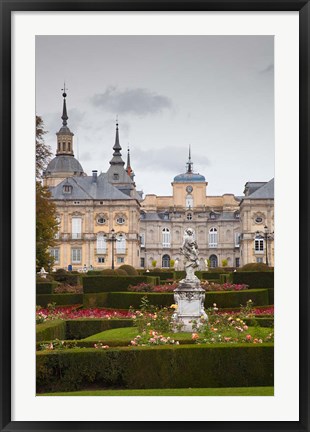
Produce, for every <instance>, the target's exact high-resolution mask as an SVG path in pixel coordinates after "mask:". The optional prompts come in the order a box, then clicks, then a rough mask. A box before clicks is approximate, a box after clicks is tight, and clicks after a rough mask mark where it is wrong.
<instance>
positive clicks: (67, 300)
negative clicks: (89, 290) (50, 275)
mask: <svg viewBox="0 0 310 432" xmlns="http://www.w3.org/2000/svg"><path fill="white" fill-rule="evenodd" d="M49 303H56V304H57V306H66V305H77V304H83V294H37V295H36V304H37V305H38V306H42V307H45V306H47V305H48V304H49Z"/></svg>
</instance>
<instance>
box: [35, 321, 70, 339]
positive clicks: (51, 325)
mask: <svg viewBox="0 0 310 432" xmlns="http://www.w3.org/2000/svg"><path fill="white" fill-rule="evenodd" d="M53 339H66V322H65V321H62V320H55V321H47V322H45V323H42V324H37V326H36V340H37V342H41V341H50V340H53Z"/></svg>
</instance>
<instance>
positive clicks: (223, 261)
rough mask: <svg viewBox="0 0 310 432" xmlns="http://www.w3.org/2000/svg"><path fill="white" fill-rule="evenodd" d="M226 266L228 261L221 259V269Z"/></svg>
mask: <svg viewBox="0 0 310 432" xmlns="http://www.w3.org/2000/svg"><path fill="white" fill-rule="evenodd" d="M227 266H228V260H227V259H222V267H227Z"/></svg>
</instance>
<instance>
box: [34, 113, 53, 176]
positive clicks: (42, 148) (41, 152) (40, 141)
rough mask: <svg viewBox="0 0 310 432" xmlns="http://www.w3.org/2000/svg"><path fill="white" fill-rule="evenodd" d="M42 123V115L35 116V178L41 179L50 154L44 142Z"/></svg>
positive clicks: (48, 147)
mask: <svg viewBox="0 0 310 432" xmlns="http://www.w3.org/2000/svg"><path fill="white" fill-rule="evenodd" d="M45 134H46V131H45V130H44V123H43V120H42V117H40V116H36V179H37V180H40V179H42V174H43V171H44V170H45V169H46V166H47V164H48V162H49V160H50V158H51V156H52V151H51V148H50V146H48V145H47V144H45V142H44V135H45Z"/></svg>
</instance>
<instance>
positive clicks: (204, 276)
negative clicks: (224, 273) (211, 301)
mask: <svg viewBox="0 0 310 432" xmlns="http://www.w3.org/2000/svg"><path fill="white" fill-rule="evenodd" d="M220 274H221V273H215V272H205V271H202V272H201V278H202V279H205V280H211V279H212V280H213V279H219V278H220Z"/></svg>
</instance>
